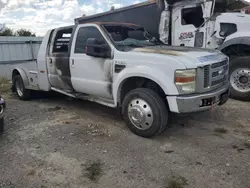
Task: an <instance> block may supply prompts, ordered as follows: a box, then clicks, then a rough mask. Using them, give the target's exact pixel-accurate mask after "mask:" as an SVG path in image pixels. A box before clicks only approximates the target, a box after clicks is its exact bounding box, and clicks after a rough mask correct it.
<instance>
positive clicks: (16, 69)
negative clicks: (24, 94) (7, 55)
mask: <svg viewBox="0 0 250 188" xmlns="http://www.w3.org/2000/svg"><path fill="white" fill-rule="evenodd" d="M15 71H17V72H18V73H19V74H20V75H21V77H22V79H23V84H24V87H25V88H28V87H29V79H28V76H27V75H26V73H25V71H24V70H23V69H21V68H17V67H16V68H14V69H13V71H12V84H13V79H14V75H15V74H14V72H15Z"/></svg>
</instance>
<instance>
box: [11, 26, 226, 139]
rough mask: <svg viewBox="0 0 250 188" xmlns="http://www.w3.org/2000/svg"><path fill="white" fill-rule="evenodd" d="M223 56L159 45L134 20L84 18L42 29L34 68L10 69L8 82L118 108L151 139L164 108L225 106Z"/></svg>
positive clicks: (20, 89) (22, 89)
mask: <svg viewBox="0 0 250 188" xmlns="http://www.w3.org/2000/svg"><path fill="white" fill-rule="evenodd" d="M228 62H229V60H228V57H227V56H225V55H223V54H222V53H221V52H220V51H215V50H204V49H196V48H188V47H171V46H166V45H163V44H162V43H161V42H160V41H158V40H157V39H156V38H154V37H152V36H150V35H149V34H148V32H147V31H146V30H145V29H144V28H143V27H140V26H137V25H134V24H125V23H89V24H79V25H75V26H69V27H63V28H57V29H54V30H51V31H48V32H47V34H46V36H45V37H44V39H43V42H42V44H41V46H40V50H39V53H38V58H37V61H36V63H37V68H36V69H35V70H29V68H28V67H25V65H24V64H22V65H21V66H18V67H16V68H14V69H13V71H12V83H13V90H14V91H16V93H17V95H18V97H19V98H20V99H22V100H27V99H29V98H30V97H31V91H32V90H42V91H50V90H53V91H56V92H59V93H62V94H65V95H68V96H70V97H74V98H79V99H86V100H89V101H94V102H97V103H100V104H103V105H106V106H109V107H113V108H116V107H118V108H121V109H122V114H123V117H124V120H125V122H126V123H127V125H128V127H129V128H130V129H131V131H132V132H134V133H135V134H137V135H139V136H143V137H151V136H154V135H156V134H159V133H161V132H162V131H163V130H164V128H165V127H166V126H167V124H168V114H169V112H174V113H190V112H199V111H204V110H209V109H210V108H211V107H213V106H214V105H222V104H224V103H225V102H226V101H227V100H228V96H229V78H228V70H229V67H228ZM34 63H35V62H34Z"/></svg>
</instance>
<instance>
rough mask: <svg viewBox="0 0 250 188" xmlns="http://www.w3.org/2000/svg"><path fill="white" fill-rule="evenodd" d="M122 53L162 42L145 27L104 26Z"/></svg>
mask: <svg viewBox="0 0 250 188" xmlns="http://www.w3.org/2000/svg"><path fill="white" fill-rule="evenodd" d="M103 27H104V28H105V30H106V32H107V33H108V35H109V37H110V38H111V40H112V41H113V43H114V45H115V47H116V48H117V49H118V50H120V51H127V50H130V49H131V48H138V47H145V46H155V45H157V44H159V43H160V42H159V41H158V40H157V39H156V38H155V37H153V36H151V35H150V34H149V33H148V32H147V31H146V30H145V29H144V28H143V27H139V26H128V25H104V26H103Z"/></svg>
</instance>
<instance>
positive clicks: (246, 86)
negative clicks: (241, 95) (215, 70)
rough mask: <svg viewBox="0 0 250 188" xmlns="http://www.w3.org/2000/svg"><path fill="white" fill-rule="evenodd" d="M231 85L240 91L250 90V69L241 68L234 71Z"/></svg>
mask: <svg viewBox="0 0 250 188" xmlns="http://www.w3.org/2000/svg"><path fill="white" fill-rule="evenodd" d="M230 83H231V86H232V87H233V88H234V89H235V90H236V91H239V92H249V91H250V69H248V68H240V69H236V70H235V71H233V72H232V74H231V76H230Z"/></svg>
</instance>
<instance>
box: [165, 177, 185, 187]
mask: <svg viewBox="0 0 250 188" xmlns="http://www.w3.org/2000/svg"><path fill="white" fill-rule="evenodd" d="M187 182H188V181H187V179H186V178H184V177H182V176H172V178H171V179H170V180H169V182H168V186H167V187H166V188H184V187H185V186H186V185H188V183H187Z"/></svg>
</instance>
